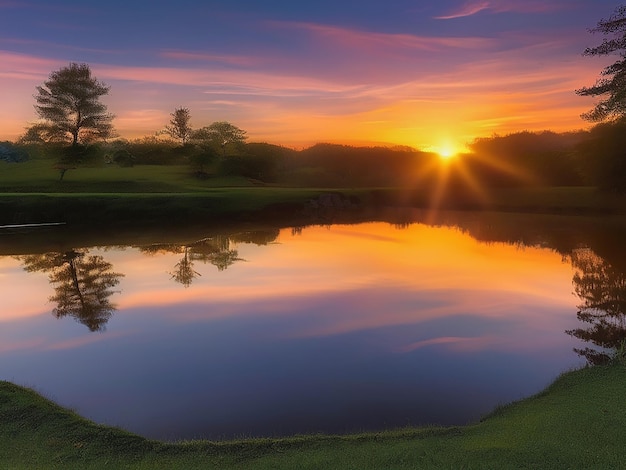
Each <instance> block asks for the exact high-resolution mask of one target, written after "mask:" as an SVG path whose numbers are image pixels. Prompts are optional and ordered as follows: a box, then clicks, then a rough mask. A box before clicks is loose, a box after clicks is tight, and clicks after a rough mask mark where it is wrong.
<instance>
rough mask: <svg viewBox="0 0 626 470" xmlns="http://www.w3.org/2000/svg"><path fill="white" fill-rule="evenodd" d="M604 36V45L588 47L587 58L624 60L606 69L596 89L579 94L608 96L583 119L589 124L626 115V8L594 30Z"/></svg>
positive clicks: (586, 88)
mask: <svg viewBox="0 0 626 470" xmlns="http://www.w3.org/2000/svg"><path fill="white" fill-rule="evenodd" d="M590 32H592V33H602V34H603V35H604V36H605V38H604V40H603V41H602V44H600V45H599V46H596V47H588V48H587V49H585V51H584V53H583V54H584V55H586V56H604V55H610V54H617V55H618V56H619V57H620V58H619V59H618V60H617V61H616V62H614V63H613V64H611V65H609V66H608V67H606V68H604V70H602V72H601V78H599V79H598V80H597V81H596V83H595V85H593V86H590V87H583V88H580V89H579V90H576V93H577V94H578V95H580V96H601V97H602V96H604V97H605V98H604V99H602V100H601V101H600V102H599V103H598V104H596V106H595V107H594V108H593V109H592V110H591V111H588V112H586V113H584V114H583V115H582V117H583V118H584V119H586V120H588V121H593V122H600V121H604V120H607V119H610V118H619V117H622V116H625V115H626V5H622V6H620V7H618V8H617V9H616V10H615V12H614V13H613V15H611V16H610V17H609V18H608V19H602V20H600V21H599V22H598V25H597V26H596V27H595V28H593V29H591V30H590Z"/></svg>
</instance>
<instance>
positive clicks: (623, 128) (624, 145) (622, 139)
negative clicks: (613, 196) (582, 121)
mask: <svg viewBox="0 0 626 470" xmlns="http://www.w3.org/2000/svg"><path fill="white" fill-rule="evenodd" d="M576 156H577V159H578V164H579V166H580V168H581V170H582V171H581V172H582V174H584V175H585V177H586V178H587V179H588V180H589V183H591V184H593V185H595V186H597V187H598V188H599V189H601V190H604V191H610V192H615V193H624V192H626V117H624V118H622V119H619V120H615V121H610V122H602V123H600V124H597V125H595V126H594V127H593V128H592V129H591V131H589V133H588V134H587V137H586V138H585V139H584V140H583V141H582V142H581V143H580V144H579V145H578V146H577V147H576Z"/></svg>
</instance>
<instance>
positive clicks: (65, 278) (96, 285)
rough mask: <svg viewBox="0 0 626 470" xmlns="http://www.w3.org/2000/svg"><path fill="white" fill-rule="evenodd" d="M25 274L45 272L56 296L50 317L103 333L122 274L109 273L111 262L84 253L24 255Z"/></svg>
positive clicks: (111, 313) (51, 299) (71, 251)
mask: <svg viewBox="0 0 626 470" xmlns="http://www.w3.org/2000/svg"><path fill="white" fill-rule="evenodd" d="M19 259H20V260H21V261H22V262H23V263H24V269H25V270H26V271H28V272H35V271H42V272H47V273H49V274H48V278H49V280H50V283H51V284H52V285H53V286H54V291H55V294H54V295H53V296H51V297H50V301H51V302H54V303H56V307H55V308H54V310H53V314H54V315H55V316H56V317H57V318H61V317H65V316H71V317H74V318H75V319H76V320H78V321H79V322H80V323H82V324H83V325H85V326H87V328H89V330H90V331H100V330H103V329H104V327H105V325H106V323H107V322H108V321H109V319H110V318H111V316H112V315H113V313H114V312H115V310H116V308H115V305H113V304H112V303H111V302H110V301H109V297H110V296H111V295H113V293H114V291H113V290H112V288H113V287H115V286H116V285H117V284H119V282H120V278H121V277H123V274H120V273H116V272H113V271H112V267H113V266H112V265H111V263H108V262H106V261H105V260H104V259H103V257H102V256H97V255H91V256H86V253H85V252H82V251H76V250H70V251H67V252H65V253H47V254H43V255H26V256H22V257H20V258H19Z"/></svg>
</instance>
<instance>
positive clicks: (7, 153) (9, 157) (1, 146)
mask: <svg viewBox="0 0 626 470" xmlns="http://www.w3.org/2000/svg"><path fill="white" fill-rule="evenodd" d="M26 160H28V152H26V150H24V149H22V148H19V147H17V146H16V145H14V144H12V143H11V142H0V161H4V162H8V163H19V162H24V161H26Z"/></svg>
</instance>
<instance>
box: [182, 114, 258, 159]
mask: <svg viewBox="0 0 626 470" xmlns="http://www.w3.org/2000/svg"><path fill="white" fill-rule="evenodd" d="M192 138H193V139H195V140H200V141H205V142H210V143H212V144H213V145H215V146H216V147H217V148H219V149H220V150H221V152H222V155H223V156H226V149H227V148H228V147H237V146H240V145H242V144H243V143H244V142H245V141H246V139H247V137H246V131H244V130H243V129H240V128H238V127H237V126H235V125H233V124H231V123H230V122H226V121H218V122H214V123H213V124H211V125H209V126H207V127H203V128H201V129H198V130H197V131H195V132H194V133H193V134H192Z"/></svg>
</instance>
